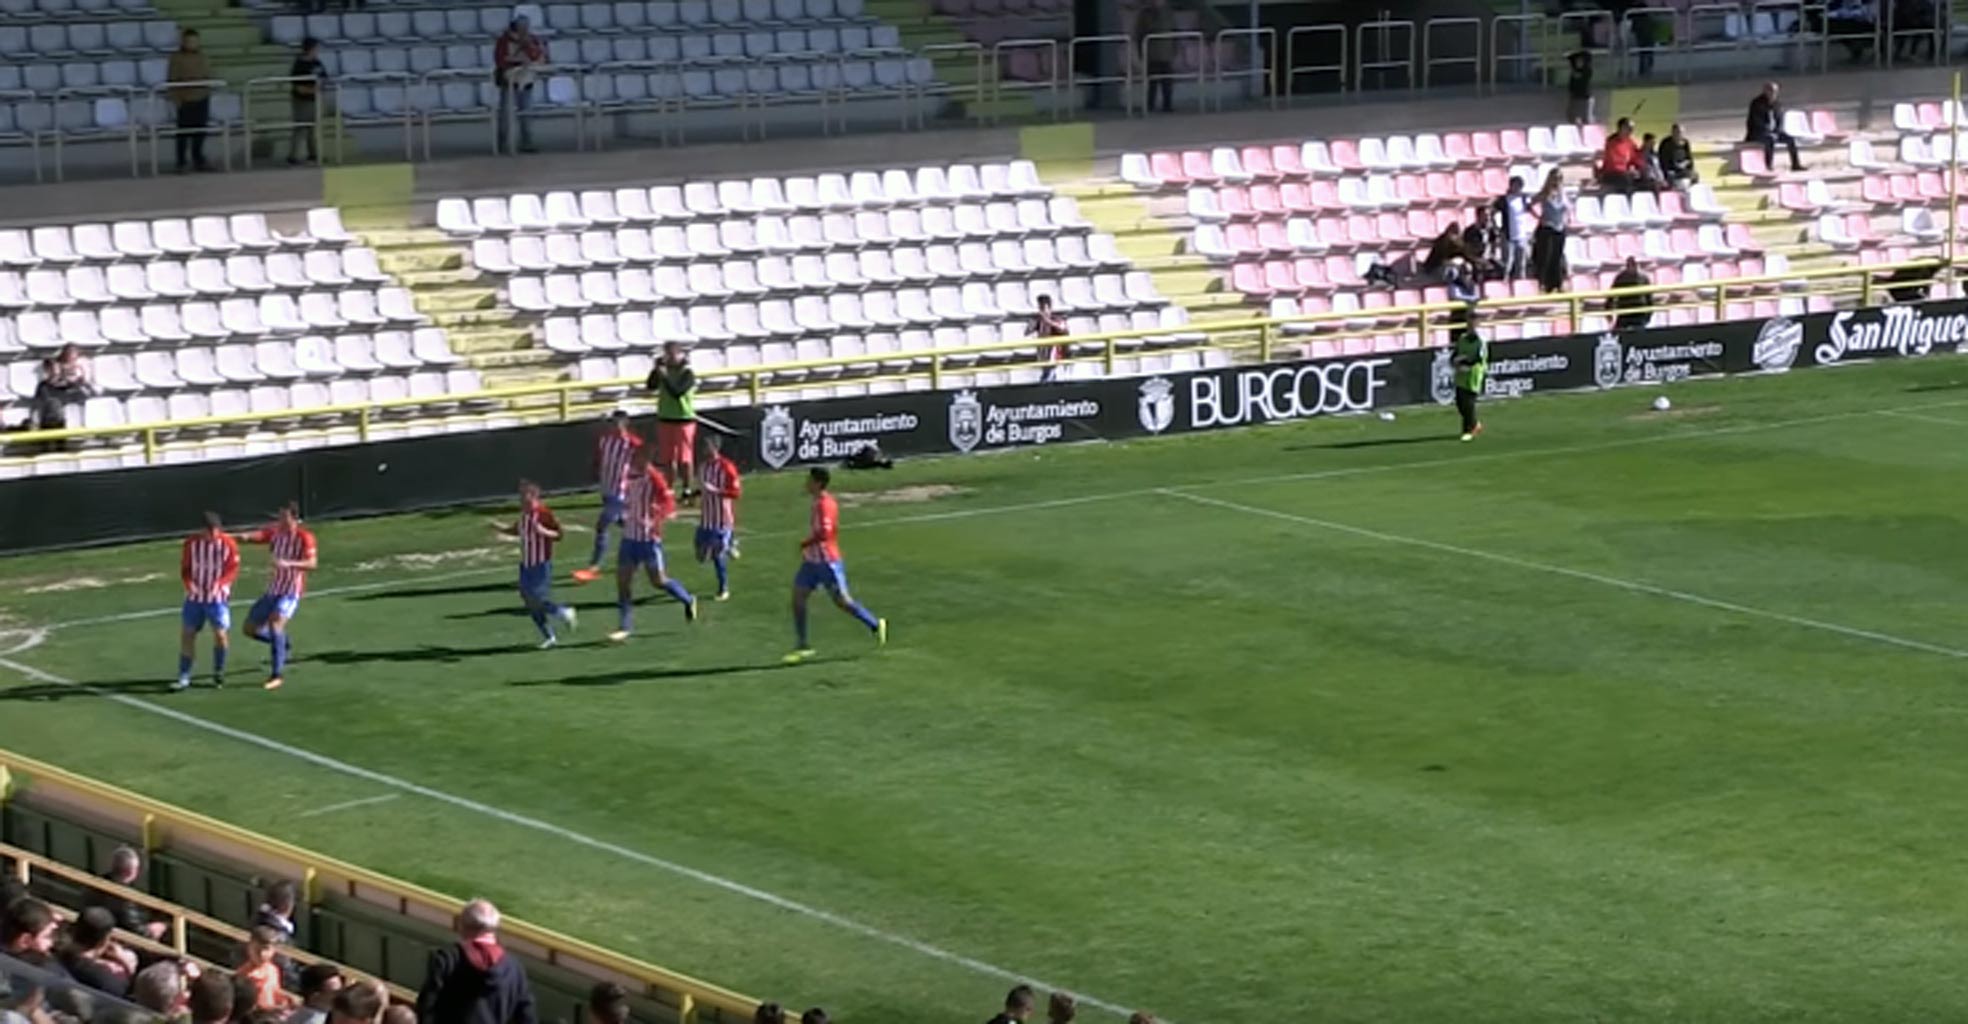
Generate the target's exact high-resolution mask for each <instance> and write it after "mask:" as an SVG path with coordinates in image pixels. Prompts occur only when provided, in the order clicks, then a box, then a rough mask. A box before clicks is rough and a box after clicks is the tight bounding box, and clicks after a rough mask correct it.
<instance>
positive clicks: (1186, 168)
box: [1182, 149, 1223, 181]
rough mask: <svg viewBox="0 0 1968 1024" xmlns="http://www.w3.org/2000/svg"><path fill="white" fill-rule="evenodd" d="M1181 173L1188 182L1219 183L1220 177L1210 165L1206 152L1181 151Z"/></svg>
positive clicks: (1207, 152)
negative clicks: (1185, 176) (1186, 177)
mask: <svg viewBox="0 0 1968 1024" xmlns="http://www.w3.org/2000/svg"><path fill="white" fill-rule="evenodd" d="M1182 172H1183V174H1185V175H1187V176H1188V178H1189V180H1190V181H1221V180H1223V177H1222V175H1219V174H1217V173H1216V168H1215V167H1214V166H1211V164H1210V155H1209V151H1208V150H1201V149H1186V150H1183V151H1182Z"/></svg>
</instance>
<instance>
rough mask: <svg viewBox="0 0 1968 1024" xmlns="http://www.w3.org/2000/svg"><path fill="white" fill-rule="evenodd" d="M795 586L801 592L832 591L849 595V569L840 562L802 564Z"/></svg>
mask: <svg viewBox="0 0 1968 1024" xmlns="http://www.w3.org/2000/svg"><path fill="white" fill-rule="evenodd" d="M793 586H794V587H796V588H798V589H800V590H831V591H833V592H834V593H836V594H845V593H847V568H846V567H845V566H843V565H841V564H840V563H839V562H801V563H800V567H799V575H797V576H794V577H793Z"/></svg>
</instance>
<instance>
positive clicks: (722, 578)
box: [697, 434, 744, 601]
mask: <svg viewBox="0 0 1968 1024" xmlns="http://www.w3.org/2000/svg"><path fill="white" fill-rule="evenodd" d="M720 448H721V446H720V445H719V444H718V438H717V435H716V434H706V435H704V468H703V470H702V478H701V479H700V480H699V481H698V487H699V489H700V490H701V491H702V494H701V499H702V502H703V503H702V505H701V506H700V507H701V509H702V518H700V519H699V520H698V521H697V561H699V562H702V561H704V560H705V559H707V558H708V559H710V561H711V568H713V569H715V570H717V581H718V592H717V600H719V601H728V600H730V599H731V582H730V580H731V556H732V555H733V553H734V552H735V551H736V548H737V544H736V543H735V534H736V531H737V529H738V496H739V495H740V494H741V493H743V491H744V485H743V484H742V483H740V481H739V479H738V464H737V463H736V462H733V461H731V457H730V456H729V455H726V454H724V452H723V451H722V450H720Z"/></svg>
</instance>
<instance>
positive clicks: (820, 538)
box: [800, 492, 841, 563]
mask: <svg viewBox="0 0 1968 1024" xmlns="http://www.w3.org/2000/svg"><path fill="white" fill-rule="evenodd" d="M839 535H840V505H839V504H837V503H835V501H834V496H833V495H831V494H827V493H825V492H822V493H821V495H820V496H819V497H817V498H815V499H813V532H812V533H810V534H807V537H806V541H805V542H804V543H802V544H801V545H800V557H801V558H804V559H806V560H807V561H809V562H821V563H825V562H838V561H840V557H841V549H840V540H839Z"/></svg>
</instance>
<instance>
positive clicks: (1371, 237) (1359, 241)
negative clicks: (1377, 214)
mask: <svg viewBox="0 0 1968 1024" xmlns="http://www.w3.org/2000/svg"><path fill="white" fill-rule="evenodd" d="M1346 243H1347V244H1348V245H1356V246H1358V245H1379V244H1380V232H1378V231H1375V230H1374V219H1373V218H1372V217H1369V216H1366V215H1364V214H1358V213H1356V214H1352V215H1350V216H1348V217H1347V218H1346Z"/></svg>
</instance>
